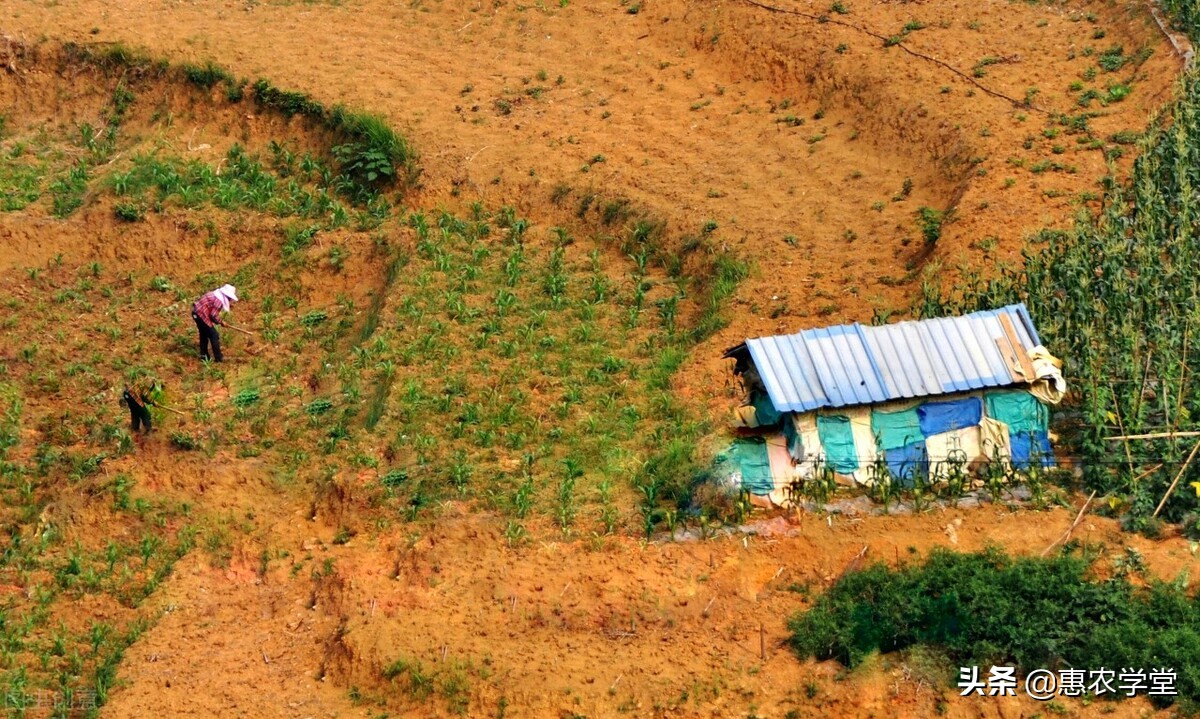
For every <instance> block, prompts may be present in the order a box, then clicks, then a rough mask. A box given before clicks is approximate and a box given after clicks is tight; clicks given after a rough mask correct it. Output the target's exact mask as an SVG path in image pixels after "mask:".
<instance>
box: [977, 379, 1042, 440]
mask: <svg viewBox="0 0 1200 719" xmlns="http://www.w3.org/2000/svg"><path fill="white" fill-rule="evenodd" d="M984 397H985V399H986V401H987V413H988V416H989V417H991V418H992V419H994V420H997V421H1000V422H1003V423H1004V424H1007V425H1008V431H1009V433H1010V434H1011V435H1016V434H1017V433H1019V432H1045V431H1046V428H1047V426H1048V425H1049V423H1050V412H1049V411H1048V410H1047V409H1046V406H1045V405H1043V404H1042V403H1041V401H1040V400H1038V398H1037V397H1034V396H1033V395H1031V394H1029V393H1028V392H1022V391H1020V390H1015V391H1011V390H1010V391H1008V392H988V393H987V394H986V395H985V396H984Z"/></svg>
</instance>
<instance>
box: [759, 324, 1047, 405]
mask: <svg viewBox="0 0 1200 719" xmlns="http://www.w3.org/2000/svg"><path fill="white" fill-rule="evenodd" d="M1002 317H1007V318H1008V320H1009V321H1010V322H1011V324H1012V327H1013V334H1014V335H1015V336H1016V339H1017V343H1018V344H1019V345H1020V347H1019V348H1015V347H1014V346H1013V343H1012V342H1011V341H1010V340H1009V338H1008V334H1007V333H1006V332H1005V330H1004V326H1003V324H1002V321H1001V318H1002ZM1039 344H1041V340H1039V339H1038V335H1037V330H1035V329H1034V327H1033V320H1032V318H1030V316H1029V310H1028V309H1026V308H1025V305H1023V304H1017V305H1009V306H1007V307H1001V308H1000V309H996V310H985V311H983V312H973V313H971V314H968V315H963V316H961V317H944V318H938V319H929V320H920V321H915V322H898V323H896V324H891V325H883V326H880V327H872V326H868V325H860V324H858V323H855V324H852V325H837V326H834V327H823V328H819V329H812V330H804V331H803V332H799V333H797V334H794V335H776V336H773V337H760V338H758V339H751V340H746V347H747V348H748V349H749V350H750V356H751V358H752V359H753V360H754V365H755V366H756V367H757V368H758V373H759V375H760V376H761V377H762V381H763V384H764V385H765V386H766V388H767V394H768V395H770V397H771V402H772V403H773V404H774V405H775V409H777V410H779V411H780V412H808V411H810V410H814V409H818V408H821V407H846V406H849V405H856V404H873V403H875V402H886V401H888V400H896V399H905V398H909V397H928V396H932V395H939V394H949V393H951V392H961V391H965V390H972V389H979V388H981V387H1002V386H1005V385H1011V384H1020V383H1025V382H1028V381H1029V380H1028V379H1026V378H1025V377H1024V376H1022V375H1021V374H1020V373H1019V372H1017V371H1015V370H1014V368H1013V367H1012V366H1011V365H1013V364H1015V360H1017V358H1019V357H1024V356H1026V353H1027V352H1028V351H1029V350H1031V349H1033V348H1034V347H1036V346H1037V345H1039ZM1018 350H1020V352H1019V353H1018ZM1017 366H1019V365H1017Z"/></svg>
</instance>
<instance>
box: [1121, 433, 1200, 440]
mask: <svg viewBox="0 0 1200 719" xmlns="http://www.w3.org/2000/svg"><path fill="white" fill-rule="evenodd" d="M1173 437H1200V432H1151V433H1150V434H1118V435H1116V436H1114V437H1105V439H1107V440H1110V441H1115V440H1118V439H1171V438H1173Z"/></svg>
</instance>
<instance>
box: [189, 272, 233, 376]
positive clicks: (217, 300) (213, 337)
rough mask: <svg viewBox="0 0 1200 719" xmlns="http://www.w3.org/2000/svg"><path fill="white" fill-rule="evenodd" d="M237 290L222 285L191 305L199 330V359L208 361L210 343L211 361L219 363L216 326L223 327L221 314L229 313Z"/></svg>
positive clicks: (219, 354)
mask: <svg viewBox="0 0 1200 719" xmlns="http://www.w3.org/2000/svg"><path fill="white" fill-rule="evenodd" d="M237 301H238V298H237V290H236V289H235V288H234V286H233V285H222V286H220V287H218V288H217V289H215V290H213V291H212V292H209V293H207V294H205V295H204V296H203V297H201V298H200V299H198V300H196V301H195V302H194V303H192V319H193V320H195V321H196V329H198V330H200V359H205V360H206V359H209V356H208V345H209V343H210V342H211V343H212V359H213V360H215V361H217V362H220V361H222V360H223V359H224V358H223V357H221V336H220V335H218V334H217V325H223V324H225V323H224V322H222V321H221V313H222V312H228V311H229V303H230V302H237Z"/></svg>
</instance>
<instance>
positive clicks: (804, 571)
mask: <svg viewBox="0 0 1200 719" xmlns="http://www.w3.org/2000/svg"><path fill="white" fill-rule="evenodd" d="M4 22H5V23H7V24H6V25H4V26H0V36H2V37H3V46H2V47H0V50H2V53H3V54H2V55H0V59H2V60H3V64H4V66H5V72H4V74H3V75H2V76H0V77H2V80H0V107H3V108H6V109H5V110H4V111H3V114H2V115H0V118H2V120H3V122H2V124H0V152H2V153H3V159H2V160H0V202H2V203H3V207H2V209H3V212H0V278H2V280H3V281H2V282H0V287H2V288H3V289H0V301H3V303H4V306H5V313H4V318H3V320H0V321H2V322H3V331H4V337H5V340H4V342H2V343H0V361H2V363H3V372H2V373H0V470H2V472H0V476H2V477H3V482H2V494H3V508H2V509H0V524H2V525H3V527H4V530H5V531H4V550H3V551H4V556H3V561H2V562H0V592H2V593H3V595H4V597H5V600H4V605H3V612H4V614H3V617H4V621H3V622H0V627H2V628H3V631H4V636H3V638H2V640H0V647H3V648H4V653H3V654H2V655H0V671H2V672H3V673H4V674H3V680H2V681H3V683H4V687H5V689H6V692H7V695H9V696H20V697H26V696H29V695H30V693H32V692H35V691H49V692H76V693H77V694H79V695H83V696H91V697H93V698H95V699H96V700H97V701H98V702H99V703H101V704H103V707H102V709H100V715H101V716H146V715H149V714H153V713H161V712H162V711H164V709H165V710H166V711H168V712H169V713H171V714H172V715H192V716H215V715H221V716H233V715H237V716H255V717H257V716H296V717H308V716H314V717H315V716H345V717H351V716H361V717H368V716H371V717H374V716H381V715H391V716H409V715H419V716H443V715H468V716H613V715H618V714H625V715H629V716H733V715H738V716H741V715H757V716H823V715H830V714H835V713H836V714H839V715H841V714H848V715H858V716H879V715H884V716H926V715H929V714H930V713H931V712H933V711H934V710H935V708H936V709H938V710H939V711H944V712H946V713H947V715H949V716H963V717H965V716H981V715H982V716H1008V715H1010V714H1011V713H1012V712H1013V711H1014V710H1015V711H1017V712H1018V713H1020V712H1036V711H1038V710H1039V709H1040V706H1039V705H1037V704H1036V703H1035V702H1032V701H1027V702H1026V701H1025V700H1022V702H1025V703H1019V702H1015V701H1014V702H1013V703H1012V704H1010V705H1001V704H981V703H972V702H971V701H970V700H964V699H961V698H959V697H957V692H956V691H954V690H953V689H952V688H947V687H946V686H945V685H944V676H942V675H941V674H939V672H940V668H938V667H932V666H923V665H921V658H920V657H919V656H911V657H909V656H905V657H901V658H895V657H892V656H890V655H889V656H887V657H882V658H879V659H878V661H876V662H874V663H872V664H870V665H868V666H866V667H861V668H858V669H855V670H854V671H853V672H850V673H846V672H840V671H839V668H838V667H836V666H831V665H829V664H827V663H816V662H812V661H801V660H799V659H797V658H796V656H795V655H794V654H792V653H791V652H789V651H787V650H786V649H785V647H784V643H785V640H786V638H787V628H786V619H787V617H788V616H789V615H790V614H791V613H792V612H794V611H796V610H798V609H801V608H803V607H805V606H808V605H809V603H810V602H811V601H812V599H813V597H815V595H816V594H817V593H819V592H820V591H821V590H822V589H823V588H825V587H826V586H828V585H829V584H830V583H832V582H834V581H835V580H836V579H837V578H838V577H839V576H841V574H842V573H843V571H844V570H845V569H846V567H847V565H848V564H850V563H851V562H852V560H853V558H854V557H855V556H856V555H858V554H859V552H860V550H861V549H862V548H863V547H864V546H866V547H869V556H870V557H871V558H872V559H878V560H882V561H886V562H899V561H901V559H902V558H908V557H910V556H918V555H922V554H924V553H927V552H928V551H929V550H930V549H931V548H932V547H935V546H952V547H954V548H956V549H961V550H967V549H978V548H982V547H984V546H988V545H992V544H998V545H1000V546H1002V547H1004V548H1007V549H1008V550H1009V551H1012V552H1015V553H1020V554H1025V553H1030V554H1033V553H1038V552H1041V551H1042V549H1044V548H1045V547H1046V546H1047V545H1049V544H1050V543H1051V542H1053V541H1054V540H1056V539H1058V538H1059V536H1060V535H1061V534H1062V532H1063V531H1064V530H1065V529H1066V527H1067V526H1068V525H1070V523H1071V520H1072V519H1073V517H1074V516H1075V512H1076V511H1077V508H1078V505H1079V504H1081V503H1082V500H1081V499H1080V498H1074V497H1072V496H1071V495H1069V494H1064V495H1063V499H1062V502H1061V505H1062V506H1053V505H1051V506H1050V507H1043V508H1040V509H1038V508H1034V507H1028V506H1027V507H1024V508H1020V509H1015V510H1013V511H1010V510H1009V509H1008V508H1007V507H1003V506H1000V505H997V506H989V507H987V508H981V509H974V510H967V509H946V510H942V511H937V512H931V513H925V514H922V515H921V516H915V517H858V516H840V515H839V516H837V517H836V518H826V517H821V516H815V515H814V516H807V515H802V516H799V517H792V518H790V523H789V519H788V518H783V517H770V516H760V515H758V514H754V515H747V513H746V511H745V507H741V506H738V505H737V504H736V503H735V502H732V501H724V502H722V501H713V502H711V503H710V504H708V505H705V506H704V507H703V508H702V509H700V510H698V511H695V512H693V511H690V505H689V501H688V500H689V498H690V496H691V491H692V486H691V482H692V479H693V477H694V476H695V475H696V473H697V471H698V470H700V469H702V468H703V467H704V466H705V464H706V463H707V462H708V461H709V459H710V456H709V454H710V451H711V449H712V448H713V447H714V446H716V445H718V444H719V443H720V442H721V439H722V438H723V436H724V435H723V416H724V413H725V412H726V411H727V410H728V409H729V407H730V406H731V402H732V400H733V399H734V398H735V397H736V396H737V394H738V389H737V388H736V387H735V383H734V380H733V378H732V377H731V376H730V375H729V372H728V366H727V363H726V362H725V361H723V360H721V359H720V353H721V351H722V350H723V349H724V348H725V347H727V346H729V345H732V344H735V343H736V342H738V341H740V340H741V339H743V338H745V337H747V336H754V335H758V334H764V333H770V332H776V331H784V330H786V331H794V330H796V329H799V328H802V327H809V326H814V325H818V324H827V323H833V322H837V321H853V320H858V321H869V320H871V319H872V318H873V317H874V318H877V319H878V318H886V317H891V316H894V315H900V314H905V313H907V312H909V311H910V307H911V306H912V304H913V302H914V301H915V300H916V299H917V298H918V296H919V294H920V292H921V287H922V283H923V282H926V281H932V280H933V279H939V280H944V281H946V282H949V283H950V284H951V285H952V284H953V282H954V280H955V278H957V277H959V276H960V274H961V273H965V272H981V273H983V274H984V275H985V276H990V275H991V274H993V273H996V272H998V271H1000V268H1001V267H1002V266H1003V265H1005V264H1006V263H1007V264H1012V263H1016V262H1018V261H1019V260H1020V258H1021V251H1022V249H1023V248H1024V247H1025V242H1026V239H1027V238H1028V237H1029V236H1030V235H1031V233H1032V232H1034V231H1035V230H1038V229H1042V228H1064V227H1068V226H1070V225H1071V223H1072V222H1074V220H1075V219H1076V217H1077V216H1078V215H1080V214H1081V213H1083V214H1086V213H1095V212H1098V211H1099V210H1100V208H1101V200H1102V198H1103V197H1104V192H1105V186H1106V182H1108V181H1109V180H1108V178H1110V177H1111V176H1113V175H1115V176H1116V177H1118V178H1123V177H1125V176H1127V175H1128V174H1129V172H1130V168H1131V166H1132V162H1133V160H1134V157H1135V154H1136V152H1137V148H1138V145H1137V140H1138V138H1139V137H1140V136H1141V135H1142V134H1143V133H1144V132H1145V131H1146V128H1147V126H1148V124H1149V122H1150V119H1151V118H1152V117H1153V116H1155V115H1157V114H1158V113H1159V112H1160V111H1162V110H1163V108H1165V107H1167V106H1169V103H1170V102H1171V101H1172V99H1173V97H1174V92H1175V88H1176V80H1177V78H1178V76H1179V73H1180V71H1181V69H1182V61H1181V59H1180V58H1179V57H1178V55H1177V53H1176V51H1175V49H1174V48H1173V47H1172V45H1171V44H1170V43H1169V42H1168V41H1167V39H1166V38H1165V36H1164V35H1163V34H1162V32H1161V31H1160V30H1159V28H1158V26H1157V25H1156V24H1155V23H1154V20H1153V18H1152V17H1151V15H1150V13H1149V11H1148V10H1147V9H1146V8H1145V7H1144V6H1142V5H1141V4H1140V3H1128V4H1118V3H1107V2H1070V3H1046V4H1035V3H1010V2H985V3H960V2H956V1H949V0H946V1H943V0H930V1H928V2H920V3H890V2H871V3H866V2H844V3H843V2H838V3H832V4H831V5H830V6H829V7H823V6H815V5H812V4H809V3H795V4H789V5H787V6H782V5H781V6H778V7H774V6H770V5H769V4H768V5H764V4H758V3H750V2H731V3H695V2H676V1H673V0H663V1H662V2H658V1H657V0H649V1H648V2H640V3H633V2H625V3H616V2H612V3H582V2H579V1H578V0H576V2H566V1H565V0H564V1H563V2H558V3H536V4H533V5H523V4H519V3H514V4H510V3H505V2H501V1H499V0H497V2H494V3H490V4H483V3H475V2H452V1H446V2H431V1H428V0H415V1H414V2H411V3H403V4H394V3H383V2H376V1H375V0H364V1H362V2H354V1H347V2H318V1H311V2H258V1H255V0H249V1H247V2H241V1H239V2H221V3H191V4H186V3H175V2H152V3H141V2H118V3H99V2H90V1H87V0H61V1H60V2H55V3H41V2H31V1H30V2H26V1H22V2H19V3H18V4H17V5H16V6H15V7H14V9H13V12H12V13H11V17H10V18H9V19H7V20H5V21H4ZM389 128H395V131H396V133H398V134H393V133H392V130H391V129H389ZM381 148H382V149H381ZM372 152H378V153H382V154H381V155H380V154H372ZM385 164H386V166H387V168H388V172H392V168H395V172H396V177H395V178H394V180H395V181H394V182H390V183H389V182H387V181H386V180H388V179H389V178H388V177H383V178H379V177H376V176H375V175H374V174H370V175H369V174H368V171H371V172H372V173H373V172H374V171H375V170H378V169H379V168H381V167H383V166H384V165H385ZM1110 173H1112V175H1110ZM225 282H232V283H234V284H236V285H237V287H238V290H239V294H240V296H241V301H240V302H239V303H237V304H236V305H235V306H234V308H233V314H232V321H233V322H235V323H237V324H239V325H241V326H244V327H245V328H247V329H249V330H251V331H252V332H254V333H255V334H254V336H252V337H251V336H246V335H241V334H238V333H236V332H234V331H230V330H226V331H224V333H223V336H222V340H223V342H224V344H225V348H226V354H227V361H226V362H224V363H222V364H211V365H202V364H200V363H199V361H198V360H197V359H196V358H195V354H196V348H195V329H194V327H193V325H192V322H191V321H190V318H189V317H188V307H189V304H190V302H191V301H192V300H193V299H194V298H195V297H197V296H199V295H200V294H201V293H203V292H204V291H207V290H209V289H212V288H214V287H217V286H219V285H221V284H223V283H225ZM135 369H145V370H148V371H150V372H153V373H154V374H155V375H157V376H158V377H160V378H162V379H163V380H165V382H166V385H167V398H168V401H169V403H170V405H171V407H172V408H173V409H174V410H177V411H178V412H179V414H175V413H169V412H162V413H159V414H158V415H157V416H156V418H155V421H156V423H157V427H158V428H157V431H156V432H155V433H154V434H152V435H150V436H149V437H145V438H142V437H134V436H132V435H130V434H129V433H128V432H127V431H126V429H125V427H126V424H125V423H126V421H127V413H126V411H125V410H124V409H123V408H122V407H121V406H119V405H118V404H117V400H118V397H119V394H120V389H121V387H122V383H123V381H124V380H125V379H126V378H127V377H128V375H129V374H130V373H131V371H133V370H135ZM1189 491H1190V490H1189ZM1072 502H1074V503H1075V506H1072ZM685 526H686V527H690V528H691V529H692V531H693V532H694V533H696V534H699V535H702V537H703V538H701V539H692V540H690V541H681V542H675V541H672V540H671V539H670V538H669V537H670V536H672V534H673V532H674V530H675V529H676V528H677V527H685ZM738 526H742V527H743V528H745V529H747V530H749V534H747V533H745V532H743V531H739V530H738V529H737V527H738ZM1078 532H1079V533H1080V534H1082V535H1083V536H1082V537H1079V538H1080V539H1081V540H1083V541H1085V542H1086V543H1092V544H1096V545H1097V546H1100V547H1101V549H1099V550H1098V551H1100V553H1101V556H1103V557H1104V558H1105V561H1108V560H1109V559H1111V558H1113V557H1118V558H1119V557H1123V556H1128V554H1127V552H1126V549H1125V548H1126V547H1131V548H1134V549H1136V551H1137V552H1138V554H1139V556H1141V557H1144V562H1145V577H1146V578H1153V577H1159V578H1164V579H1172V578H1174V577H1176V576H1177V575H1178V574H1179V573H1180V572H1185V571H1188V570H1191V569H1194V568H1195V558H1194V550H1193V548H1192V547H1190V546H1189V543H1188V542H1187V540H1186V539H1184V538H1183V537H1181V536H1169V537H1167V538H1165V539H1161V540H1158V541H1152V540H1149V539H1145V538H1142V537H1136V536H1131V535H1127V534H1122V533H1121V532H1120V529H1119V527H1118V526H1117V523H1116V522H1114V521H1113V520H1110V519H1102V518H1098V517H1089V518H1088V519H1087V520H1086V522H1085V524H1084V525H1083V526H1082V527H1081V528H1080V529H1079V530H1078ZM669 533H672V534H669ZM1018 705H1019V706H1020V709H1015V707H1017V706H1018ZM1108 708H1109V707H1106V710H1107V709H1108ZM1111 708H1112V709H1113V713H1114V715H1116V716H1134V715H1138V716H1140V715H1142V714H1143V713H1144V712H1148V711H1150V705H1149V704H1147V703H1144V702H1142V701H1140V700H1139V701H1128V702H1122V703H1120V704H1114V705H1112V707H1111ZM18 710H19V707H17V708H14V712H16V711H18ZM1064 711H1066V712H1068V713H1074V714H1077V715H1079V716H1085V715H1087V712H1088V709H1087V707H1086V705H1082V704H1070V705H1069V706H1067V707H1066V708H1065V709H1064ZM29 715H31V716H32V715H36V714H34V713H33V709H32V708H31V709H30V714H29Z"/></svg>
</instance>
